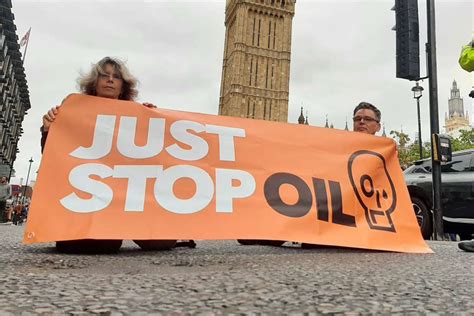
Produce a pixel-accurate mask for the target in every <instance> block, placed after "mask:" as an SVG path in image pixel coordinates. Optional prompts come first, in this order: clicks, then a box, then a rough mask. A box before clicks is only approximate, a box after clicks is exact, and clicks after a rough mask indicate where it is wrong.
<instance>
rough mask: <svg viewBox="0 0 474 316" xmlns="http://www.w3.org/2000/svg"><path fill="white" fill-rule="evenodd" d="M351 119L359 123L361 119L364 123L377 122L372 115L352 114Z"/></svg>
mask: <svg viewBox="0 0 474 316" xmlns="http://www.w3.org/2000/svg"><path fill="white" fill-rule="evenodd" d="M352 120H353V121H354V122H356V123H360V122H362V121H364V122H366V123H372V122H377V123H378V122H379V121H378V120H377V119H374V118H373V117H370V116H354V117H353V118H352Z"/></svg>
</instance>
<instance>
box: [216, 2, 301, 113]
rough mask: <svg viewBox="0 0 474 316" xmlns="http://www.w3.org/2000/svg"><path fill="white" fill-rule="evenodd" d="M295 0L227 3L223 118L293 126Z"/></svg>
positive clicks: (221, 99) (221, 105)
mask: <svg viewBox="0 0 474 316" xmlns="http://www.w3.org/2000/svg"><path fill="white" fill-rule="evenodd" d="M295 2H296V1H295V0H227V2H226V9H225V26H226V35H225V45H224V60H223V67H222V80H221V91H220V100H219V114H220V115H228V116H236V117H245V118H253V119H263V120H271V121H280V122H287V120H288V94H289V83H290V56H291V28H292V20H293V16H294V13H295Z"/></svg>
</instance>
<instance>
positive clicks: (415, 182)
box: [404, 149, 474, 240]
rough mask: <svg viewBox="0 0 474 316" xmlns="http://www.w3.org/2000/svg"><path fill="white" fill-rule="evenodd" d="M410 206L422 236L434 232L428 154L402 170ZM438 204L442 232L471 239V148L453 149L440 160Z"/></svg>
mask: <svg viewBox="0 0 474 316" xmlns="http://www.w3.org/2000/svg"><path fill="white" fill-rule="evenodd" d="M404 176H405V182H406V184H407V187H408V191H409V193H410V197H411V201H412V203H413V209H414V211H415V214H416V217H417V220H418V224H419V225H420V228H421V232H422V234H423V237H424V238H425V239H429V237H430V236H431V234H432V232H433V214H432V211H431V210H432V209H433V202H432V201H433V197H432V176H431V158H429V159H424V160H419V161H416V162H415V163H414V164H413V165H412V166H410V167H409V168H407V169H406V170H405V171H404ZM441 207H442V210H443V227H444V232H445V233H453V234H458V235H459V236H460V238H461V239H463V240H464V239H471V238H472V234H474V149H469V150H463V151H458V152H454V153H453V159H452V161H450V162H447V163H442V164H441Z"/></svg>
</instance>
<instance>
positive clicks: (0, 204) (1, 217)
mask: <svg viewBox="0 0 474 316" xmlns="http://www.w3.org/2000/svg"><path fill="white" fill-rule="evenodd" d="M11 196H12V187H11V185H10V184H9V183H8V181H7V177H1V178H0V221H1V222H2V223H5V222H6V221H7V212H6V207H7V200H8V199H9V198H10V197H11Z"/></svg>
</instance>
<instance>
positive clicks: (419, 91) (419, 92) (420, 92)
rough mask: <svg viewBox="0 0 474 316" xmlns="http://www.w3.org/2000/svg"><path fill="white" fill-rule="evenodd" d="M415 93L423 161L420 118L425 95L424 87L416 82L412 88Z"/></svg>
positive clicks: (421, 149)
mask: <svg viewBox="0 0 474 316" xmlns="http://www.w3.org/2000/svg"><path fill="white" fill-rule="evenodd" d="M411 91H413V98H415V99H416V109H417V112H418V145H419V146H420V159H423V142H422V141H421V117H420V98H421V96H422V95H423V87H421V86H419V85H418V81H417V82H416V86H414V87H413V88H411Z"/></svg>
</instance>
